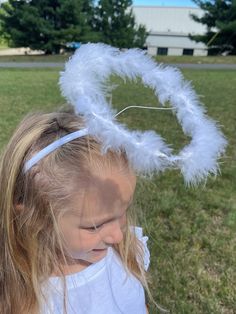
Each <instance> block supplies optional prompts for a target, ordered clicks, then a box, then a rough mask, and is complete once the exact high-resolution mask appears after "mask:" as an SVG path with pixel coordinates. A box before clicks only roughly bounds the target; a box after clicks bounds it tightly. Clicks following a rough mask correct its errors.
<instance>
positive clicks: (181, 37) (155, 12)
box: [133, 6, 207, 55]
mask: <svg viewBox="0 0 236 314" xmlns="http://www.w3.org/2000/svg"><path fill="white" fill-rule="evenodd" d="M133 12H134V15H135V18H136V21H137V23H138V24H144V25H145V26H146V28H147V31H149V32H150V33H149V36H148V37H147V40H146V43H147V47H148V52H149V53H150V54H151V55H155V54H156V51H157V48H158V47H163V48H164V47H165V48H168V54H169V55H182V52H183V49H193V50H194V55H207V50H206V46H205V45H204V44H203V43H196V42H195V41H192V40H190V39H189V37H188V35H189V33H191V34H204V33H205V30H206V28H205V26H203V25H202V24H200V23H197V22H195V21H194V20H192V18H191V17H190V14H191V13H194V14H196V15H198V16H202V14H203V11H202V10H201V9H198V8H187V7H160V6H133Z"/></svg>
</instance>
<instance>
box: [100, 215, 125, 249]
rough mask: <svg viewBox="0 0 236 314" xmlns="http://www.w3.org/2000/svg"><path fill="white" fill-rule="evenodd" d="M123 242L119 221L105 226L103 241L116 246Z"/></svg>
mask: <svg viewBox="0 0 236 314" xmlns="http://www.w3.org/2000/svg"><path fill="white" fill-rule="evenodd" d="M104 231H105V230H104ZM122 240H123V232H122V229H121V225H120V222H119V220H116V221H114V222H112V223H110V224H109V226H107V230H106V231H105V234H104V237H103V241H104V242H105V243H107V244H118V243H120V242H121V241H122Z"/></svg>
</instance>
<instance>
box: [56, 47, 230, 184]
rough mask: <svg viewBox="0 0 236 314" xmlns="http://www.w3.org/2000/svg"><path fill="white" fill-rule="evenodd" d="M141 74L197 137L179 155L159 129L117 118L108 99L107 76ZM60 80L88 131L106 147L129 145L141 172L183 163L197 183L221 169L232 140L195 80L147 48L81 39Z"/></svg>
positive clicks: (186, 129) (189, 178)
mask: <svg viewBox="0 0 236 314" xmlns="http://www.w3.org/2000/svg"><path fill="white" fill-rule="evenodd" d="M111 74H116V75H118V76H120V77H122V78H126V77H127V78H129V79H131V80H132V79H135V78H137V77H140V78H141V80H142V82H143V84H144V85H145V86H149V87H151V88H152V89H153V90H154V93H155V94H156V96H157V97H158V99H159V102H160V103H161V104H162V105H164V103H165V102H167V101H169V102H170V104H171V106H172V108H173V109H174V110H173V111H174V112H175V113H176V116H177V119H178V121H179V123H180V124H181V126H182V129H183V132H184V133H185V134H186V135H188V136H190V137H192V140H191V142H190V143H189V144H188V145H186V146H185V147H184V148H183V149H182V150H181V151H180V153H179V154H178V155H172V154H171V152H172V150H171V149H170V147H169V146H168V145H167V144H165V141H164V140H163V139H162V138H161V137H160V136H159V135H158V134H156V133H155V132H154V131H146V132H140V131H129V130H128V128H127V127H126V126H124V125H121V124H119V123H118V122H117V121H116V119H115V113H116V112H115V110H114V109H112V108H111V107H110V105H109V104H108V103H107V100H106V95H107V92H108V91H109V87H108V86H106V85H105V83H104V82H105V81H106V79H107V78H108V77H109V76H110V75H111ZM59 84H60V87H61V91H62V95H63V96H65V97H66V99H67V100H68V101H69V102H70V103H71V104H72V105H73V106H74V108H75V113H76V114H80V115H83V116H84V119H85V121H86V128H87V129H88V134H90V135H92V136H94V137H95V138H97V139H99V140H100V141H101V143H102V148H103V152H106V151H107V150H108V149H113V150H117V151H119V150H120V149H124V150H125V151H126V153H127V156H128V158H129V161H130V162H131V164H132V166H133V167H134V169H135V170H136V171H137V172H138V173H145V174H148V173H153V172H154V171H162V170H164V169H166V168H170V167H175V168H176V167H178V168H180V170H181V172H182V174H183V176H184V179H185V182H186V183H187V184H196V183H199V182H200V181H201V180H203V179H205V178H206V177H207V175H208V174H209V173H212V174H217V172H218V168H219V167H218V163H217V159H218V158H219V157H220V156H221V155H222V154H223V153H224V151H225V147H226V144H227V141H226V139H225V137H224V136H223V134H222V133H221V131H220V130H219V128H218V126H217V124H216V123H215V122H214V121H213V120H211V119H209V118H208V117H207V116H206V114H205V110H204V108H203V107H202V106H201V105H200V103H199V101H198V97H197V95H196V94H195V92H194V90H193V89H192V87H191V86H190V84H189V83H188V82H186V81H184V79H183V77H182V74H181V73H180V71H179V70H177V69H176V68H172V67H169V66H162V65H157V64H156V63H155V62H154V61H153V60H152V59H151V58H150V57H149V56H147V55H146V54H145V52H144V51H142V50H139V49H129V50H127V51H124V52H121V51H120V50H119V49H117V48H114V47H111V46H108V45H105V44H101V43H98V44H90V43H89V44H84V45H82V46H81V47H80V48H79V49H78V50H77V51H76V52H75V54H74V55H73V56H72V57H71V58H70V60H69V61H68V62H67V63H66V65H65V71H63V72H61V76H60V80H59Z"/></svg>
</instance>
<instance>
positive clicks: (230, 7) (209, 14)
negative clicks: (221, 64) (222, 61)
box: [190, 0, 236, 54]
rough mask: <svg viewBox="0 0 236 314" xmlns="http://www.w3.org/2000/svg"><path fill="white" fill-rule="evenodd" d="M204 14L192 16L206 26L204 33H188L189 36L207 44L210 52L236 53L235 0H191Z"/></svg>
mask: <svg viewBox="0 0 236 314" xmlns="http://www.w3.org/2000/svg"><path fill="white" fill-rule="evenodd" d="M193 1H194V2H195V3H196V4H197V5H198V6H199V7H200V8H201V9H202V10H204V11H205V14H204V15H203V16H202V17H197V16H196V15H194V14H192V18H193V19H194V20H195V21H196V22H198V23H202V24H204V25H206V26H207V32H206V33H205V34H204V35H195V36H193V35H190V38H191V39H193V40H195V41H197V42H203V43H205V44H206V45H207V46H208V49H209V53H210V54H213V53H214V54H216V53H222V52H229V53H230V54H236V0H226V1H223V0H211V1H201V0H193Z"/></svg>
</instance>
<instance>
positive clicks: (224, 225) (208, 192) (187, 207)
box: [0, 69, 236, 314]
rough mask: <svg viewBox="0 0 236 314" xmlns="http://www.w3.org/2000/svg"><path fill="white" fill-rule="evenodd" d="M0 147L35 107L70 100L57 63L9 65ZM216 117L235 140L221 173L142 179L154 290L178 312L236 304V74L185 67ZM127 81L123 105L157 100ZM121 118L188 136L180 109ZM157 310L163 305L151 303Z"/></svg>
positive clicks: (229, 308)
mask: <svg viewBox="0 0 236 314" xmlns="http://www.w3.org/2000/svg"><path fill="white" fill-rule="evenodd" d="M0 71H1V75H0V90H1V97H0V111H1V116H0V147H2V146H3V145H4V144H6V143H7V141H8V139H9V137H10V135H11V134H12V132H13V130H14V128H15V126H16V125H17V123H18V122H19V121H20V120H21V118H22V117H23V116H24V115H25V114H26V113H28V112H29V111H31V110H39V109H42V110H46V111H49V110H53V109H54V108H56V107H58V106H61V105H63V104H64V102H65V101H64V99H63V98H62V97H61V96H60V93H59V89H58V85H57V80H58V70H56V69H25V70H22V69H1V70H0ZM183 73H184V76H185V77H186V78H187V79H189V80H191V81H192V84H193V86H194V87H195V89H196V90H197V92H198V94H199V95H201V101H202V102H203V103H204V104H205V106H206V107H207V110H208V113H209V115H210V116H211V117H213V118H214V119H215V120H217V121H218V122H219V124H220V125H222V131H223V132H224V134H225V135H226V136H227V138H228V140H229V145H228V149H227V153H226V156H225V157H224V158H222V160H221V174H220V175H219V176H218V177H216V178H213V177H211V178H209V179H208V180H207V183H206V184H205V185H201V186H199V187H197V188H185V186H184V183H183V178H182V176H181V175H180V173H179V171H166V172H165V173H163V174H160V175H159V176H155V177H154V178H153V179H152V180H144V179H141V178H140V179H139V181H138V184H137V190H136V199H135V204H134V206H135V207H137V208H138V209H139V217H140V223H141V225H142V226H143V227H144V230H145V234H146V235H148V236H149V242H148V244H149V247H150V250H151V265H150V272H151V274H152V278H153V284H152V292H153V295H154V297H155V300H156V302H157V303H158V304H159V305H161V306H162V307H164V308H166V309H169V310H170V312H171V313H177V314H182V313H183V314H188V313H191V314H192V313H194V314H195V313H196V314H199V313H209V314H222V313H225V314H233V313H235V309H236V272H235V265H236V253H235V252H236V232H235V231H236V194H235V182H236V162H235V161H236V136H235V125H236V118H235V117H236V103H235V99H236V89H235V88H234V87H235V86H236V75H235V72H234V71H226V70H220V71H218V70H198V71H196V70H184V71H183ZM112 81H113V82H114V83H115V84H119V86H118V87H117V88H116V90H114V91H113V103H114V104H115V106H116V108H117V109H121V108H123V107H125V106H126V105H131V104H132V105H141V104H143V105H144V104H145V105H146V104H149V105H155V104H157V101H156V98H155V97H154V95H153V93H152V91H151V90H150V89H149V88H144V87H142V86H141V85H140V84H139V83H137V84H131V83H129V82H127V84H126V85H124V84H123V82H122V81H121V80H120V79H118V78H113V79H112ZM119 120H120V121H122V122H125V123H127V124H128V126H129V127H130V128H132V129H136V128H138V129H142V130H145V129H149V128H150V127H152V128H153V129H154V130H155V131H157V132H158V133H160V134H161V135H162V136H164V137H165V138H166V139H167V142H169V143H173V147H174V149H175V150H176V152H177V151H178V150H179V149H180V148H181V147H182V146H183V143H186V142H188V139H187V138H186V137H185V136H184V135H183V134H182V131H181V128H180V127H179V125H178V124H177V122H176V119H175V117H173V116H172V114H171V113H170V112H166V111H161V112H160V111H158V112H155V113H154V112H153V111H151V110H150V111H148V110H141V109H140V110H137V109H133V110H132V109H131V110H129V111H127V112H126V113H123V114H121V115H120V116H119ZM150 313H151V314H154V313H157V310H156V309H155V308H154V306H152V305H151V307H150Z"/></svg>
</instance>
